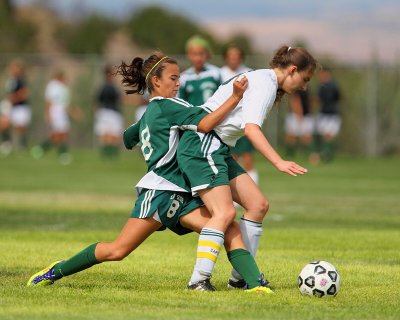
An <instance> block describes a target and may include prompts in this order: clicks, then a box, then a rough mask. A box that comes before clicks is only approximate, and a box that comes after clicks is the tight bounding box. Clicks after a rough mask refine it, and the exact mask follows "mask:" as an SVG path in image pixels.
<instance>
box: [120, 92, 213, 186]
mask: <svg viewBox="0 0 400 320" xmlns="http://www.w3.org/2000/svg"><path fill="white" fill-rule="evenodd" d="M207 114H208V113H207V112H206V111H205V110H203V109H202V108H199V107H194V106H193V105H191V104H189V103H187V102H185V101H183V100H182V99H179V98H168V99H166V98H162V97H155V98H152V99H151V100H150V104H149V105H148V107H147V109H146V112H145V113H144V115H143V116H142V118H141V119H140V120H139V121H138V122H137V123H135V124H133V125H131V126H130V127H129V128H128V129H126V130H125V132H124V144H125V146H126V147H127V148H128V149H132V148H133V147H134V146H135V145H136V144H138V143H139V142H140V144H141V150H142V153H143V156H144V159H145V161H146V164H147V167H148V171H147V174H146V175H145V176H144V177H143V178H142V179H141V180H140V181H139V183H138V184H137V185H136V187H137V188H138V189H139V190H140V189H142V188H146V189H153V190H170V191H183V192H190V187H189V186H188V185H187V183H186V181H185V179H184V178H183V176H182V173H181V171H180V170H179V168H178V163H177V159H176V150H177V147H178V142H179V131H180V130H193V131H197V125H198V124H199V122H200V121H201V120H202V119H203V118H204V117H205V116H206V115H207Z"/></svg>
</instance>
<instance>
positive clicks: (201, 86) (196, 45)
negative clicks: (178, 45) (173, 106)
mask: <svg viewBox="0 0 400 320" xmlns="http://www.w3.org/2000/svg"><path fill="white" fill-rule="evenodd" d="M185 49H186V56H187V58H188V59H189V61H190V64H191V67H190V68H188V69H187V70H185V71H183V72H182V73H181V79H180V86H179V92H178V97H179V98H181V99H183V100H185V101H187V102H189V103H191V104H192V105H194V106H200V105H202V104H203V103H204V102H206V101H207V99H208V98H210V97H211V96H212V95H213V93H214V92H215V91H216V90H217V89H218V87H219V85H220V84H221V74H220V70H219V68H218V67H217V66H214V65H212V64H210V63H208V60H209V59H210V57H211V47H210V44H209V42H208V41H207V40H206V39H204V38H203V37H200V36H198V35H194V36H193V37H191V38H189V40H188V41H187V42H186V48H185Z"/></svg>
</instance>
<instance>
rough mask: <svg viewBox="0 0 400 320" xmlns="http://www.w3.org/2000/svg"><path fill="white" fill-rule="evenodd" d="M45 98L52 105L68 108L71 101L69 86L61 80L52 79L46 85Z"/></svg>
mask: <svg viewBox="0 0 400 320" xmlns="http://www.w3.org/2000/svg"><path fill="white" fill-rule="evenodd" d="M45 98H46V100H47V101H48V102H49V103H50V105H51V106H56V107H57V108H62V109H67V108H68V106H69V103H70V94H69V88H68V87H67V85H65V84H64V83H63V82H61V81H59V80H56V79H54V80H51V81H50V82H49V83H48V84H47V86H46V91H45Z"/></svg>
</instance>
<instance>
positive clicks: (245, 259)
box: [227, 249, 260, 289]
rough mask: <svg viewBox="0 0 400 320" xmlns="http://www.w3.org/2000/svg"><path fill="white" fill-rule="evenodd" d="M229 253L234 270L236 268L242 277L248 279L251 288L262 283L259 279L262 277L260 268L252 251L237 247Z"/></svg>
mask: <svg viewBox="0 0 400 320" xmlns="http://www.w3.org/2000/svg"><path fill="white" fill-rule="evenodd" d="M227 254H228V259H229V261H230V263H231V264H232V266H233V268H234V269H233V270H236V271H237V272H238V274H239V275H240V278H243V279H244V280H245V281H246V283H247V286H248V288H249V289H251V288H254V287H257V286H259V285H260V282H259V280H258V279H259V278H260V269H259V268H258V266H257V263H256V261H255V260H254V257H253V256H252V255H251V254H250V252H248V251H247V250H245V249H235V250H232V251H229V252H228V253H227ZM240 278H239V279H240Z"/></svg>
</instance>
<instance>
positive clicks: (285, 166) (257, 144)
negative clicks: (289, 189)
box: [244, 123, 307, 177]
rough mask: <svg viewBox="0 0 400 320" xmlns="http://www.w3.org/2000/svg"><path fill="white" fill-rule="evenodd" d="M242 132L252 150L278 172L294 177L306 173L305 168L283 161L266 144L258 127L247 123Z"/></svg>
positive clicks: (265, 139)
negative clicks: (257, 152) (265, 159)
mask: <svg viewBox="0 0 400 320" xmlns="http://www.w3.org/2000/svg"><path fill="white" fill-rule="evenodd" d="M244 132H245V135H246V137H247V138H248V139H249V140H250V141H251V143H252V144H253V146H254V148H256V149H257V150H258V151H259V152H260V153H261V154H262V155H263V156H264V157H265V158H267V159H268V160H269V161H270V162H271V163H272V164H273V165H274V166H275V167H276V168H277V169H278V170H279V171H281V172H284V173H287V174H289V175H291V176H294V177H295V176H297V175H299V174H304V173H306V172H307V169H306V168H303V167H302V166H300V165H298V164H297V163H296V162H293V161H286V160H283V159H282V158H281V156H280V155H279V154H278V153H277V152H276V151H275V149H274V148H273V147H272V146H271V144H270V143H269V142H268V140H267V138H266V137H265V136H264V134H263V133H262V131H261V128H260V127H259V126H258V125H256V124H250V123H248V124H246V127H245V129H244Z"/></svg>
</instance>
